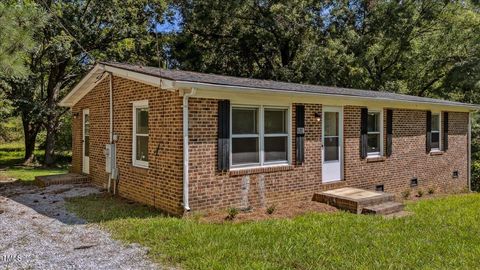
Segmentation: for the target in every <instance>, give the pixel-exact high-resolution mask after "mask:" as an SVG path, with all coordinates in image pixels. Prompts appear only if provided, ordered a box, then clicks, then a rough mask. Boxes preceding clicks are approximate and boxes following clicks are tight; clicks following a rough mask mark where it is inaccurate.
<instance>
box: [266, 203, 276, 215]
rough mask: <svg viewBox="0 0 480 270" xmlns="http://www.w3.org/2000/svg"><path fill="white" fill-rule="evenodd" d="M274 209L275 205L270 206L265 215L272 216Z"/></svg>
mask: <svg viewBox="0 0 480 270" xmlns="http://www.w3.org/2000/svg"><path fill="white" fill-rule="evenodd" d="M275 209H276V206H275V205H271V206H269V207H268V208H267V214H269V215H271V214H273V212H275Z"/></svg>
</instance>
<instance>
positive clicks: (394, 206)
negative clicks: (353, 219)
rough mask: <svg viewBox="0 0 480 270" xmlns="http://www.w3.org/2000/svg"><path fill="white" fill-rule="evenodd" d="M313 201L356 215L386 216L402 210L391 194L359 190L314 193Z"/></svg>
mask: <svg viewBox="0 0 480 270" xmlns="http://www.w3.org/2000/svg"><path fill="white" fill-rule="evenodd" d="M313 200H314V201H318V202H321V203H326V204H329V205H332V206H335V207H337V208H339V209H342V210H346V211H349V212H352V213H356V214H381V215H388V214H393V213H397V212H400V211H402V210H403V204H401V203H398V202H395V196H394V195H393V194H390V193H385V192H378V191H370V190H364V189H359V188H350V187H346V188H339V189H334V190H329V191H324V192H320V193H315V194H314V195H313Z"/></svg>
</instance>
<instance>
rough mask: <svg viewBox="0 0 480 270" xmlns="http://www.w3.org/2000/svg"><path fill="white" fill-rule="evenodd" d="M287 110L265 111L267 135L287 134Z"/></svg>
mask: <svg viewBox="0 0 480 270" xmlns="http://www.w3.org/2000/svg"><path fill="white" fill-rule="evenodd" d="M286 120H287V110H278V109H265V134H273V133H287V121H286Z"/></svg>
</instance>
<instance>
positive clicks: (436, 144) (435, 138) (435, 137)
mask: <svg viewBox="0 0 480 270" xmlns="http://www.w3.org/2000/svg"><path fill="white" fill-rule="evenodd" d="M431 147H432V148H433V149H440V133H439V132H432V143H431Z"/></svg>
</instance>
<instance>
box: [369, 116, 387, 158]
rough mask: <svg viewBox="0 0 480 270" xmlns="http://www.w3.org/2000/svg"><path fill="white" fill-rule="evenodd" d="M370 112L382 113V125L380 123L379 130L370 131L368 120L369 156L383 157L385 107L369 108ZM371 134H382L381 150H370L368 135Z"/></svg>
mask: <svg viewBox="0 0 480 270" xmlns="http://www.w3.org/2000/svg"><path fill="white" fill-rule="evenodd" d="M368 113H379V114H380V116H379V117H380V125H379V129H380V130H379V131H375V132H370V131H368V121H367V158H369V157H381V156H383V151H384V150H383V136H384V135H383V125H384V123H383V122H384V119H383V108H381V109H380V108H372V109H370V108H368ZM370 134H379V135H380V151H378V152H368V135H370Z"/></svg>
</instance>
